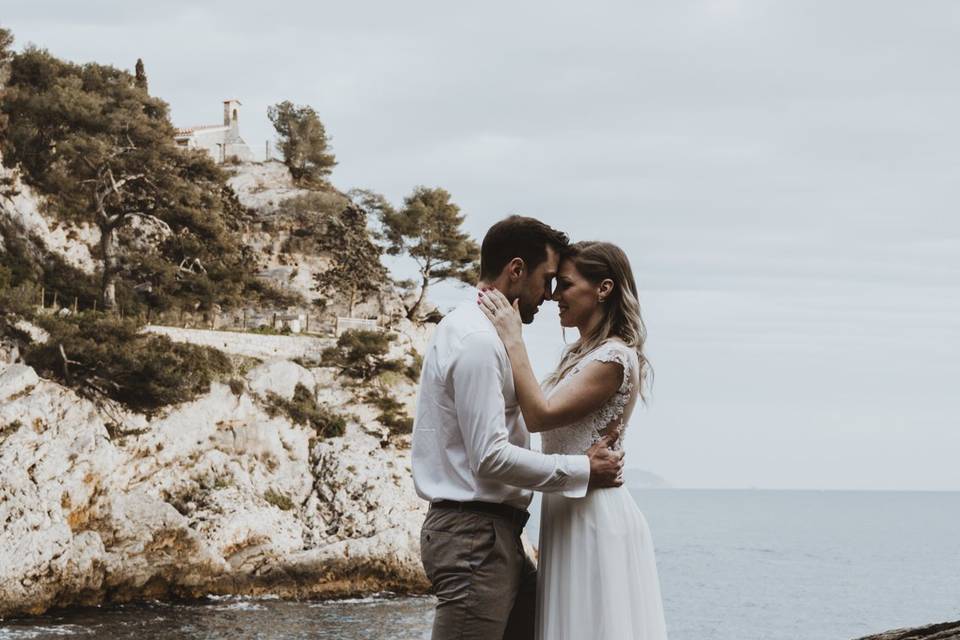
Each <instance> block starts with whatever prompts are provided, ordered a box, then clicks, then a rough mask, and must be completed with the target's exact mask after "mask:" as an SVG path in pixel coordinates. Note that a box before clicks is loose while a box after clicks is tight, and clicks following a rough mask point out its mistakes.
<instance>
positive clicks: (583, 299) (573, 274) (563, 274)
mask: <svg viewBox="0 0 960 640" xmlns="http://www.w3.org/2000/svg"><path fill="white" fill-rule="evenodd" d="M553 299H554V300H556V301H557V306H559V307H560V326H563V327H582V326H587V325H589V322H590V320H591V318H592V317H593V316H594V314H595V313H596V312H597V307H598V306H599V305H600V303H599V302H597V286H596V285H595V284H593V283H592V282H590V281H589V280H587V279H586V278H584V277H583V276H582V275H580V272H579V271H577V267H576V265H574V263H573V260H563V261H561V262H560V268H559V269H558V270H557V288H556V291H555V292H554V294H553Z"/></svg>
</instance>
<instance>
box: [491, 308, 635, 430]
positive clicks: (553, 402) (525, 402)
mask: <svg viewBox="0 0 960 640" xmlns="http://www.w3.org/2000/svg"><path fill="white" fill-rule="evenodd" d="M480 307H481V309H483V312H484V313H485V314H486V315H487V317H488V318H490V321H491V322H492V323H493V325H494V327H496V329H497V333H498V334H499V335H500V339H501V340H502V341H503V345H504V347H506V349H507V355H508V356H509V357H510V367H511V369H512V370H513V383H514V388H515V389H516V392H517V401H518V402H519V404H520V411H521V412H522V413H523V419H524V422H525V423H526V425H527V429H528V430H529V431H531V432H538V431H549V430H551V429H556V428H557V427H562V426H564V425H568V424H572V423H574V422H576V421H577V420H580V419H581V418H583V417H585V416H587V415H589V414H591V413H593V412H594V411H596V410H598V409H599V408H600V407H602V406H603V405H604V404H605V403H606V402H607V400H609V399H610V398H611V397H612V396H613V394H615V393H616V392H617V389H619V388H620V384H621V382H622V381H623V375H624V371H623V367H621V366H620V365H619V364H617V363H615V362H591V363H590V364H588V365H586V366H585V367H584V368H583V369H582V370H581V371H580V372H579V373H578V374H577V379H576V382H575V383H571V384H565V385H564V386H563V387H561V388H560V389H558V390H557V391H556V392H555V393H554V394H552V395H551V396H550V397H549V398H547V397H546V396H545V395H544V394H543V390H542V389H541V388H540V384H539V383H538V382H537V378H536V376H535V375H534V373H533V367H532V366H531V365H530V357H529V356H528V355H527V348H526V345H524V342H523V337H522V332H521V331H522V329H521V328H522V322H521V320H520V314H519V312H518V311H517V308H516V303H514V305H510V303H509V302H507V299H506V298H505V297H504V296H503V294H502V293H500V292H499V291H496V290H493V291H487V292H484V295H483V296H482V297H481V299H480Z"/></svg>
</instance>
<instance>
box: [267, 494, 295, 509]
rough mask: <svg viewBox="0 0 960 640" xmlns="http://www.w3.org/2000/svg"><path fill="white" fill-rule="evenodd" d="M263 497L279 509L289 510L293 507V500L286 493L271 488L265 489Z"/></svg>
mask: <svg viewBox="0 0 960 640" xmlns="http://www.w3.org/2000/svg"><path fill="white" fill-rule="evenodd" d="M263 499H264V500H266V501H267V502H269V503H270V504H272V505H273V506H275V507H276V508H278V509H280V510H281V511H290V510H292V509H293V508H294V504H293V500H291V499H290V497H289V496H288V495H286V494H283V493H280V492H279V491H274V490H273V489H267V491H266V493H264V494H263Z"/></svg>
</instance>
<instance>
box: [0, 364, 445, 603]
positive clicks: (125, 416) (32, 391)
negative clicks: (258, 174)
mask: <svg viewBox="0 0 960 640" xmlns="http://www.w3.org/2000/svg"><path fill="white" fill-rule="evenodd" d="M331 376H332V373H331V372H330V370H324V369H316V370H313V371H311V370H307V369H304V368H302V367H300V366H298V365H296V364H294V363H291V362H284V361H274V362H268V363H265V364H263V365H261V366H259V367H257V368H255V369H253V370H252V371H250V372H249V373H248V375H247V380H248V383H249V386H250V388H251V389H252V390H254V391H253V393H247V392H244V393H242V394H241V395H239V396H237V395H234V393H233V392H231V390H230V388H229V387H227V386H226V385H224V384H214V385H212V388H211V389H210V391H209V393H207V394H205V395H204V396H202V397H200V398H198V399H196V400H195V401H193V402H189V403H185V404H182V405H179V406H175V407H170V408H168V410H167V411H165V412H163V414H162V415H158V416H156V417H154V418H153V419H150V420H148V419H147V418H146V417H145V416H142V415H137V414H131V413H127V412H124V411H122V410H119V409H116V408H114V409H113V410H111V411H110V412H108V413H104V412H103V411H102V410H101V409H98V408H97V407H96V406H94V405H93V404H92V403H91V402H89V401H87V400H85V399H83V398H80V397H78V396H77V395H76V394H74V393H73V392H72V391H70V390H69V389H66V388H64V387H62V386H60V385H58V384H55V383H53V382H50V381H47V380H43V379H42V378H39V377H38V376H37V375H36V373H35V372H34V371H33V369H31V368H30V367H27V366H25V365H22V364H6V363H5V364H0V397H2V398H3V399H2V401H0V469H2V472H0V473H2V475H0V616H7V615H13V614H23V613H39V612H42V611H45V610H47V609H49V608H51V607H58V606H68V605H71V604H97V603H101V602H108V601H114V602H117V601H120V602H122V601H128V600H134V599H141V598H166V597H181V596H186V597H193V596H199V595H203V594H207V593H215V594H227V593H229V594H261V593H275V594H277V595H280V596H287V597H309V596H341V595H352V594H360V593H370V592H375V591H381V590H384V589H390V590H397V591H414V592H420V591H423V590H424V589H425V588H426V586H427V585H426V581H425V577H424V576H423V575H422V570H421V568H420V561H419V544H418V540H419V537H418V531H419V526H420V523H421V522H422V518H423V512H424V509H425V505H424V503H423V502H422V501H421V500H420V499H419V498H418V497H417V496H416V494H415V492H414V490H413V485H412V481H411V479H410V468H409V465H410V462H409V449H408V442H407V441H406V440H405V439H404V438H399V439H394V440H388V439H387V438H385V435H384V433H383V432H382V431H380V430H378V429H376V428H375V424H376V423H375V422H374V420H373V417H372V416H373V415H375V411H374V410H373V409H371V408H369V407H366V406H364V405H361V404H357V403H356V400H355V397H354V395H353V394H352V393H351V392H350V391H349V390H346V389H344V388H343V387H342V386H341V385H339V384H338V383H337V381H336V380H334V379H333V378H332V377H331ZM297 382H300V383H303V384H306V385H307V386H308V388H310V389H314V388H315V386H316V385H317V384H318V382H319V383H320V385H321V388H319V389H318V396H319V398H320V399H321V401H322V402H324V403H326V404H328V405H331V407H332V408H334V409H335V410H339V411H344V412H346V411H349V412H350V413H351V414H352V415H353V416H354V419H352V421H351V423H350V424H349V425H348V429H347V433H346V435H345V436H343V437H338V438H331V439H328V440H323V439H320V438H318V437H317V434H315V433H314V432H313V431H312V430H311V429H310V428H308V427H304V426H300V425H296V424H293V423H291V422H289V420H287V419H286V418H284V417H283V416H277V417H270V416H269V415H267V413H266V411H265V409H264V406H263V402H262V400H261V398H260V394H262V393H263V394H265V393H266V392H267V391H273V392H275V393H279V394H281V395H284V396H285V397H289V396H290V395H292V393H293V387H294V386H295V385H296V383H297ZM105 415H106V416H108V417H107V418H106V419H105V417H104V416H105ZM108 422H109V423H110V424H109V425H108ZM108 426H110V429H108ZM110 434H113V436H112V437H111V435H110Z"/></svg>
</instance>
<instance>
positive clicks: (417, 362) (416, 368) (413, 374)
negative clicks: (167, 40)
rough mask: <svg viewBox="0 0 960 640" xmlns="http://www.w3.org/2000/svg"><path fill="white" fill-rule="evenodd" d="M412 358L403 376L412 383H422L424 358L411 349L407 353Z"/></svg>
mask: <svg viewBox="0 0 960 640" xmlns="http://www.w3.org/2000/svg"><path fill="white" fill-rule="evenodd" d="M407 355H409V356H410V364H408V365H407V366H406V367H404V369H403V375H405V376H407V378H408V379H409V380H410V381H411V382H420V372H421V371H423V356H422V355H420V354H419V353H417V352H416V351H414V350H413V349H411V350H410V351H408V352H407Z"/></svg>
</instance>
